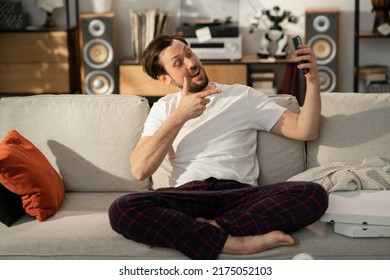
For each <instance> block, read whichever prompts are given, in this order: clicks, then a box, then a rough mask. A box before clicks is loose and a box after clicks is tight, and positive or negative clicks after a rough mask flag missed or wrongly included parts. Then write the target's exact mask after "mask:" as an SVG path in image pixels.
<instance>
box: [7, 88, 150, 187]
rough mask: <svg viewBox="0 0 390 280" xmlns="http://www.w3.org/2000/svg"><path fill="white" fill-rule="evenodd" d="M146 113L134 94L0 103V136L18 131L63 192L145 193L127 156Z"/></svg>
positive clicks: (144, 184) (40, 97) (143, 103)
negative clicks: (60, 183) (58, 177)
mask: <svg viewBox="0 0 390 280" xmlns="http://www.w3.org/2000/svg"><path fill="white" fill-rule="evenodd" d="M148 112H149V104H148V102H147V100H146V99H145V98H142V97H139V96H130V95H129V96H120V95H105V96H96V95H78V94H66V95H37V96H27V97H6V98H2V99H0V119H1V122H0V138H1V139H3V138H4V137H5V135H6V134H7V133H8V131H9V130H11V129H15V130H17V131H19V132H20V133H21V134H22V135H23V136H24V137H25V138H27V139H28V140H29V141H31V142H32V143H33V144H34V145H35V146H36V147H37V148H38V149H39V150H40V151H41V152H42V153H43V154H44V155H45V156H46V158H47V159H48V160H49V162H50V163H51V165H52V166H53V167H54V169H56V170H57V171H58V172H59V174H60V175H61V177H62V178H63V181H64V184H65V190H66V191H102V192H103V191H104V192H109V191H130V190H145V189H148V187H149V185H150V182H149V180H145V181H141V182H139V181H136V180H135V179H134V178H133V177H132V175H131V171H130V163H129V156H130V153H131V151H132V150H133V148H134V147H135V145H136V144H137V142H138V140H139V137H140V135H141V132H142V130H143V125H144V122H145V120H146V117H147V114H148Z"/></svg>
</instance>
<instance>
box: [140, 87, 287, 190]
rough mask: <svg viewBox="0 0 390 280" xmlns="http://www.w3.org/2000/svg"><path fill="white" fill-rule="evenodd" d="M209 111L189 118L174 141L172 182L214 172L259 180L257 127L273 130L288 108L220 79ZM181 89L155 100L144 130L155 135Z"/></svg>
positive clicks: (248, 180)
mask: <svg viewBox="0 0 390 280" xmlns="http://www.w3.org/2000/svg"><path fill="white" fill-rule="evenodd" d="M215 85H216V86H217V87H218V88H219V89H221V90H222V92H221V93H219V94H215V95H211V96H209V98H210V103H209V104H207V107H206V110H205V111H204V113H203V114H202V115H201V116H199V117H197V118H195V119H191V120H189V121H187V122H186V123H185V124H184V126H183V127H182V129H181V130H180V132H179V134H178V135H177V137H176V139H175V140H174V142H173V145H172V149H171V152H170V153H169V159H170V162H171V164H172V173H171V176H170V179H169V186H170V187H177V186H180V185H182V184H185V183H188V182H190V181H197V180H204V179H207V178H209V177H214V178H217V179H229V180H236V181H239V182H242V183H246V184H250V185H253V186H255V185H257V177H258V176H259V165H258V161H257V154H256V148H257V130H267V131H269V130H271V128H272V127H273V126H274V125H275V123H276V122H277V121H278V119H279V118H280V117H281V115H282V114H283V112H284V111H285V110H286V109H285V108H283V107H281V106H279V105H278V104H276V103H275V102H274V101H273V100H271V99H270V98H269V97H268V96H266V95H265V94H262V93H260V92H258V91H256V90H254V89H253V88H251V87H248V86H244V85H238V84H235V85H222V84H215ZM180 98H181V95H180V92H178V93H175V94H169V95H167V96H164V97H163V98H161V99H160V100H158V101H157V102H156V103H154V105H153V107H152V109H151V111H150V113H149V116H148V118H147V120H146V122H145V127H144V132H143V134H142V136H152V135H153V134H154V133H155V132H156V131H157V130H158V129H159V127H160V126H161V124H162V123H163V122H164V121H165V120H166V119H167V117H168V116H169V115H170V114H171V113H172V112H173V111H174V110H175V108H176V107H177V105H178V104H179V102H180Z"/></svg>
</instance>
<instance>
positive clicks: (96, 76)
mask: <svg viewBox="0 0 390 280" xmlns="http://www.w3.org/2000/svg"><path fill="white" fill-rule="evenodd" d="M85 90H86V93H87V94H98V95H106V94H112V93H113V91H114V79H113V78H112V76H111V75H109V74H108V73H107V72H105V71H99V70H95V71H92V72H90V73H88V75H87V76H86V77H85Z"/></svg>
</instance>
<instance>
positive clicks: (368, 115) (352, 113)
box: [307, 92, 390, 168]
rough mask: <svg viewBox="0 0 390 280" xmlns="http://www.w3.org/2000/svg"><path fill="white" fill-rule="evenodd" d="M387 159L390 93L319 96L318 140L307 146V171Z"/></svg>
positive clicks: (389, 145) (389, 136) (389, 156)
mask: <svg viewBox="0 0 390 280" xmlns="http://www.w3.org/2000/svg"><path fill="white" fill-rule="evenodd" d="M371 157H384V158H390V93H375V94H374V93H370V94H364V93H341V92H339V93H323V94H322V117H321V128H320V133H319V137H318V139H317V140H315V141H310V142H308V143H307V167H308V168H312V167H317V166H324V165H329V164H332V163H335V162H341V163H347V164H361V163H362V161H363V160H364V159H365V158H371Z"/></svg>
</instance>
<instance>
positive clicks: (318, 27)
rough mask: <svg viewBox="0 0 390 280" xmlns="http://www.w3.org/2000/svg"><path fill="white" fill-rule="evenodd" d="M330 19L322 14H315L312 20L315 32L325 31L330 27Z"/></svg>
mask: <svg viewBox="0 0 390 280" xmlns="http://www.w3.org/2000/svg"><path fill="white" fill-rule="evenodd" d="M330 25H331V24H330V20H329V18H328V17H326V16H324V15H319V16H316V17H315V18H314V20H313V28H314V30H315V31H317V32H320V33H322V32H326V31H328V29H329V27H330Z"/></svg>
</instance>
